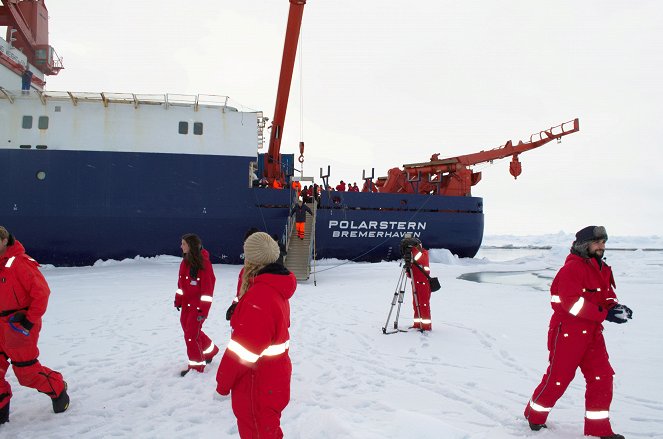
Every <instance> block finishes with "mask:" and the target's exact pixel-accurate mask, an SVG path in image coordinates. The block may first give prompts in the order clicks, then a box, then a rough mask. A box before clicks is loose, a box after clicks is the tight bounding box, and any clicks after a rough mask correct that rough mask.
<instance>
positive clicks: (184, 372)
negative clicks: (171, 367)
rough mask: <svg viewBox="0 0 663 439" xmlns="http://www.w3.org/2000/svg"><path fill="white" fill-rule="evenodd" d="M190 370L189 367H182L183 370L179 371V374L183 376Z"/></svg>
mask: <svg viewBox="0 0 663 439" xmlns="http://www.w3.org/2000/svg"><path fill="white" fill-rule="evenodd" d="M190 370H191V369H184V370H183V371H181V372H180V376H181V377H183V376H185V375H186V374H187V373H189V371H190Z"/></svg>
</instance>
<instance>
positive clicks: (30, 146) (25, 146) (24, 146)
mask: <svg viewBox="0 0 663 439" xmlns="http://www.w3.org/2000/svg"><path fill="white" fill-rule="evenodd" d="M19 148H21V149H30V148H32V145H21V146H19Z"/></svg>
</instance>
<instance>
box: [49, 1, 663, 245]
mask: <svg viewBox="0 0 663 439" xmlns="http://www.w3.org/2000/svg"><path fill="white" fill-rule="evenodd" d="M47 6H48V8H49V15H50V17H51V21H50V35H51V44H52V45H53V46H54V47H55V48H56V50H57V51H58V52H59V54H60V55H61V56H63V58H64V64H65V70H63V71H62V72H61V73H60V75H59V76H58V77H54V78H50V80H49V81H48V85H47V87H48V88H49V89H51V90H73V91H107V92H134V93H187V94H197V93H201V94H219V95H228V96H230V97H231V98H232V100H233V103H234V104H235V105H237V106H239V108H251V109H258V110H262V111H264V112H265V115H266V116H268V117H270V118H271V117H272V115H273V111H274V102H275V95H276V88H277V81H278V74H279V65H280V60H281V54H282V45H283V37H284V31H285V26H286V19H287V13H288V8H289V2H288V1H287V0H253V1H236V0H235V1H230V0H193V1H190V2H186V3H182V2H181V1H174V0H161V1H159V0H142V1H140V2H130V3H123V2H110V3H108V2H106V3H104V5H103V7H101V6H99V7H96V6H95V7H91V6H90V2H89V1H86V0H85V1H84V0H67V1H62V2H56V1H50V2H47ZM662 18H663V3H661V2H660V1H655V0H641V1H638V2H633V1H628V0H610V1H606V0H603V1H598V0H588V1H583V2H578V1H571V0H554V1H553V0H549V1H531V0H530V1H528V0H500V1H487V0H475V1H466V2H457V1H450V0H421V1H417V2H404V1H400V2H396V1H392V2H385V1H384V0H361V1H356V0H335V1H320V0H309V1H308V4H307V5H306V7H305V10H304V20H303V27H302V30H303V44H302V47H301V48H302V51H301V53H302V54H303V56H302V57H301V58H302V61H303V63H302V64H301V66H302V68H301V71H300V70H299V67H297V71H296V73H295V79H294V82H293V86H292V92H291V97H290V104H289V107H288V118H287V121H286V126H285V138H284V142H283V149H282V152H284V153H287V152H290V153H293V152H298V150H297V144H298V142H299V140H301V139H302V137H301V135H300V133H302V132H303V140H304V141H305V142H306V153H305V156H306V162H305V174H306V175H313V176H318V175H319V169H320V168H321V167H324V169H325V170H326V168H327V165H331V167H332V168H331V173H332V177H331V179H332V182H338V180H340V179H343V180H345V181H358V182H361V180H360V179H361V171H362V170H363V169H366V170H367V172H369V173H370V169H371V168H372V167H374V168H375V173H376V177H377V176H382V175H386V171H387V170H388V169H389V168H391V167H394V166H401V165H402V164H403V163H412V162H420V161H426V160H428V159H429V157H430V156H431V154H433V153H436V152H439V153H441V157H449V156H457V155H461V154H468V153H472V152H476V151H479V150H484V149H491V148H494V147H497V146H499V145H502V144H504V143H505V142H506V141H507V140H509V139H512V140H514V142H517V141H518V140H520V139H522V140H527V139H528V138H529V135H530V134H533V133H535V132H538V131H539V130H542V129H545V128H549V127H551V126H553V125H558V124H559V123H562V122H565V121H568V120H571V119H573V118H576V117H578V118H580V126H581V131H580V132H579V133H577V134H573V135H570V136H568V137H566V138H565V139H564V140H563V142H562V143H561V144H559V145H557V144H548V145H546V146H544V147H543V148H541V149H539V150H535V151H532V152H529V153H526V154H523V155H522V156H521V157H520V159H521V162H522V164H523V173H522V175H521V176H520V177H519V178H518V180H517V181H514V180H513V178H512V177H511V176H510V175H509V172H508V166H509V163H508V160H502V161H499V162H495V163H494V164H493V165H483V166H481V167H480V168H479V169H481V170H482V171H483V181H482V182H480V183H479V185H478V186H476V187H475V188H474V190H473V194H474V195H476V196H482V197H484V208H485V214H486V227H485V232H486V234H501V233H517V234H529V233H533V234H536V233H548V232H556V231H559V230H564V231H566V232H575V231H576V230H578V229H579V228H581V227H584V226H585V225H588V224H597V223H600V224H604V225H606V227H607V228H608V231H609V232H610V233H611V234H613V235H614V234H619V235H648V234H661V228H660V226H659V224H660V222H661V221H660V219H659V218H661V217H662V216H663V207H662V206H661V203H660V202H659V201H658V195H657V194H658V193H660V192H661V191H663V178H662V177H661V173H662V171H663V165H662V162H663V161H662V159H663V152H662V150H661V142H660V140H657V139H658V137H659V134H658V131H659V126H660V121H661V120H663V105H662V104H661V102H663V85H662V84H661V80H660V70H661V67H662V66H663V59H662V57H661V53H663V30H661V26H660V22H661V19H662ZM298 66H299V62H298ZM300 73H301V74H300ZM302 78H303V79H302ZM302 93H303V94H302ZM302 96H303V103H304V105H303V112H302V111H301V106H300V101H302ZM300 120H303V125H302V124H300Z"/></svg>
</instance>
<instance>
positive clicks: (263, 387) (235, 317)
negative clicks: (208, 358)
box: [216, 232, 297, 439]
mask: <svg viewBox="0 0 663 439" xmlns="http://www.w3.org/2000/svg"><path fill="white" fill-rule="evenodd" d="M278 258H279V247H278V245H277V243H276V241H274V239H272V237H271V236H269V235H268V234H266V233H263V232H257V233H254V234H253V235H251V236H249V237H248V238H247V240H246V241H245V242H244V271H243V274H242V284H241V287H240V293H239V301H238V302H237V305H236V307H235V309H234V310H233V311H232V317H231V319H230V326H231V327H232V335H231V338H230V342H229V343H228V347H227V349H226V351H225V353H224V354H223V358H222V359H221V364H220V366H219V370H218V372H217V375H216V382H217V387H216V391H217V392H218V393H219V394H221V395H228V394H229V393H231V392H232V395H231V398H232V408H233V413H234V414H235V417H236V418H237V426H238V429H239V435H240V437H241V438H243V439H246V438H258V437H260V438H282V437H283V432H282V431H281V412H282V411H283V410H284V409H285V407H286V406H287V405H288V402H290V377H291V375H292V364H291V363H290V357H289V355H288V348H289V345H290V335H289V332H288V328H289V327H290V304H289V302H288V300H289V299H290V298H291V297H292V295H293V294H294V292H295V288H296V287H297V280H296V279H295V276H294V275H293V274H292V273H290V272H289V271H288V270H287V269H286V268H284V267H283V265H281V264H279V263H277V262H276V261H277V259H278Z"/></svg>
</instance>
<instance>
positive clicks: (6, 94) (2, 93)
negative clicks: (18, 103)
mask: <svg viewBox="0 0 663 439" xmlns="http://www.w3.org/2000/svg"><path fill="white" fill-rule="evenodd" d="M5 98H6V99H7V100H8V101H9V103H10V104H13V103H14V98H15V96H14V95H13V94H12V93H11V92H10V91H9V90H7V89H5V88H2V87H0V99H5Z"/></svg>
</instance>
